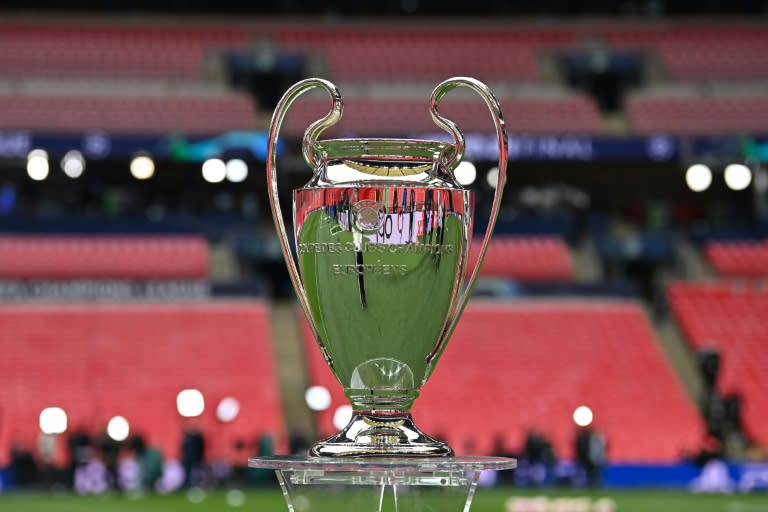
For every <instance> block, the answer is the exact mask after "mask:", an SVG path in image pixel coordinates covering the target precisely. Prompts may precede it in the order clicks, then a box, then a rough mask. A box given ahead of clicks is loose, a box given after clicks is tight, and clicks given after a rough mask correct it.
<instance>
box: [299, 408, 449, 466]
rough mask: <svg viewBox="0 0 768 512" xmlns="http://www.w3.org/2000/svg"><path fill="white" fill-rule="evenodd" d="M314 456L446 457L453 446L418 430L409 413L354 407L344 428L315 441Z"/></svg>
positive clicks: (310, 451) (312, 453) (312, 454)
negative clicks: (366, 409)
mask: <svg viewBox="0 0 768 512" xmlns="http://www.w3.org/2000/svg"><path fill="white" fill-rule="evenodd" d="M309 454H310V456H315V457H384V456H390V455H408V456H411V457H441V456H443V457H447V456H452V455H453V450H452V449H451V448H450V447H449V446H448V445H446V444H445V443H443V442H442V441H438V440H437V439H434V438H432V437H429V436H428V435H426V434H424V433H423V432H422V431H421V430H419V429H418V428H417V427H416V425H415V424H414V423H413V418H411V415H410V414H409V413H407V412H406V413H402V412H391V411H390V412H381V411H356V412H355V413H354V414H353V415H352V419H351V420H350V422H349V423H348V424H347V426H346V427H344V429H343V430H342V431H341V432H339V433H338V434H335V435H333V436H331V437H329V438H327V439H324V440H322V441H320V442H318V443H316V444H315V445H314V446H312V448H310V450H309Z"/></svg>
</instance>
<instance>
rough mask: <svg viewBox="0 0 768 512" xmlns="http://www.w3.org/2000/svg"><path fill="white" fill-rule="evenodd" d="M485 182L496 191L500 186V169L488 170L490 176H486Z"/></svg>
mask: <svg viewBox="0 0 768 512" xmlns="http://www.w3.org/2000/svg"><path fill="white" fill-rule="evenodd" d="M485 181H486V183H488V186H489V187H491V188H494V189H495V188H496V185H498V184H499V168H498V167H491V168H490V169H488V174H486V175H485Z"/></svg>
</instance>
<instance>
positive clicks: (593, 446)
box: [573, 425, 607, 487]
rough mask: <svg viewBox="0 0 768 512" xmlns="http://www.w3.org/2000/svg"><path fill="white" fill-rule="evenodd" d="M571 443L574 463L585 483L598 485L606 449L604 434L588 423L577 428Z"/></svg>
mask: <svg viewBox="0 0 768 512" xmlns="http://www.w3.org/2000/svg"><path fill="white" fill-rule="evenodd" d="M573 443H574V453H575V454H576V464H578V466H579V468H580V469H581V470H582V472H583V473H584V477H585V479H586V484H587V485H588V486H589V487H597V486H599V485H600V482H601V481H602V472H603V465H604V464H605V459H606V451H607V443H606V440H605V436H604V435H603V434H602V433H600V432H598V431H596V430H595V429H594V428H592V426H589V425H588V426H586V427H580V428H579V430H578V431H577V432H576V437H575V438H574V441H573Z"/></svg>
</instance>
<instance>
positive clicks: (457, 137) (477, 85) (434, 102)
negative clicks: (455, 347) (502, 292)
mask: <svg viewBox="0 0 768 512" xmlns="http://www.w3.org/2000/svg"><path fill="white" fill-rule="evenodd" d="M457 87H468V88H470V89H472V90H473V91H475V92H477V93H478V94H479V95H480V97H482V98H483V101H484V102H485V104H486V106H487V107H488V110H489V111H490V112H491V116H492V117H493V124H494V126H495V128H496V137H497V138H498V140H499V181H498V183H497V184H496V191H495V192H494V195H493V204H492V206H491V215H490V218H489V220H488V227H487V229H486V230H485V235H484V236H483V241H482V243H481V245H480V254H479V256H478V259H477V264H476V265H475V268H474V269H473V270H472V274H471V275H470V276H469V279H467V280H466V283H465V285H464V287H463V289H460V290H459V292H458V293H457V295H456V297H455V299H454V301H453V303H452V304H451V309H450V314H449V316H448V321H447V322H446V327H445V330H444V331H443V335H442V336H441V337H440V342H439V345H438V346H437V347H436V348H435V350H434V352H433V353H432V354H431V355H430V357H429V358H428V359H430V360H431V359H433V358H434V357H435V356H438V355H439V354H440V353H441V352H442V350H443V349H444V348H445V344H446V342H447V341H448V338H450V336H451V334H453V331H454V330H455V329H456V325H457V324H458V322H459V318H460V317H461V314H462V312H463V311H464V308H465V307H466V305H467V302H469V298H470V296H471V294H472V289H473V288H474V286H475V283H476V282H477V278H478V276H479V275H480V267H482V264H483V260H484V259H485V253H486V252H487V250H488V244H489V242H490V241H491V235H492V234H493V229H494V227H495V226H496V219H497V218H498V216H499V209H500V208H501V197H502V194H503V191H504V185H505V183H506V181H507V160H508V152H509V148H508V142H507V128H506V125H505V123H504V116H503V115H502V113H501V105H500V104H499V100H497V99H496V96H494V94H493V92H491V90H490V89H489V88H488V86H487V85H485V84H484V83H483V82H481V81H479V80H476V79H474V78H469V77H454V78H449V79H448V80H446V81H444V82H442V83H440V84H439V85H438V86H437V87H435V90H434V91H432V98H431V99H430V114H431V116H432V120H433V121H434V122H435V124H437V125H438V126H439V127H440V128H442V129H443V130H445V131H447V132H448V133H449V134H451V136H453V140H454V145H453V146H450V145H449V146H447V147H446V152H445V153H444V154H443V155H442V158H443V165H444V166H445V168H446V169H447V171H448V172H450V173H453V169H455V168H456V167H457V166H458V165H459V163H460V162H461V159H462V157H463V156H464V150H465V147H466V145H465V143H464V135H463V134H462V133H461V130H460V129H459V127H458V126H457V125H456V124H455V123H454V122H453V121H450V120H449V119H446V118H445V117H443V116H442V115H440V113H439V111H438V105H439V104H440V101H441V100H442V99H443V97H444V96H445V95H446V94H447V93H448V92H450V91H452V90H453V89H456V88H457ZM452 147H453V148H455V149H451V148H452ZM471 236H472V234H471V233H468V237H470V238H471ZM467 242H469V240H468V241H467ZM467 255H468V253H467ZM460 286H461V285H460Z"/></svg>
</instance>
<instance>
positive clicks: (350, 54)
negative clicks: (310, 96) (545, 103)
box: [277, 24, 569, 81]
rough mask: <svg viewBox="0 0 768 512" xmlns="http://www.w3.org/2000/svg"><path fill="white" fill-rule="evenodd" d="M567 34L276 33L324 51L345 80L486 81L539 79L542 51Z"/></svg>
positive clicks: (461, 29)
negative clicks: (472, 78)
mask: <svg viewBox="0 0 768 512" xmlns="http://www.w3.org/2000/svg"><path fill="white" fill-rule="evenodd" d="M414 28H415V29H414ZM393 29H394V30H393ZM457 36H458V37H457ZM568 38H569V34H568V33H567V32H561V31H557V30H555V31H547V30H543V31H538V30H508V29H506V28H501V27H496V28H493V29H490V30H489V29H487V28H482V29H481V28H471V27H467V26H456V25H453V24H449V26H447V27H442V28H435V27H430V28H426V27H423V26H420V27H408V26H401V27H399V28H395V27H392V26H387V27H386V28H384V27H381V26H376V25H375V24H374V25H372V26H368V27H357V28H339V27H317V28H316V29H314V30H311V31H310V30H306V29H297V30H281V31H280V32H279V33H278V34H277V41H278V42H279V43H280V44H281V46H283V47H286V48H291V49H301V50H304V51H306V52H310V53H320V55H321V56H322V57H323V58H324V59H325V60H326V64H327V67H328V71H329V73H330V74H331V76H333V77H336V78H339V79H341V80H377V79H388V78H391V77H392V76H400V77H408V78H410V79H412V80H442V79H445V78H446V77H448V76H452V75H457V74H463V75H469V76H478V77H483V78H484V79H485V80H494V79H505V80H517V81H538V80H539V79H540V75H539V65H538V60H537V59H538V57H539V55H540V54H541V53H543V52H546V51H547V50H551V49H552V48H554V47H556V46H557V45H558V44H559V43H562V42H564V41H566V40H567V39H568ZM489 55H493V58H488V56H489Z"/></svg>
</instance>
